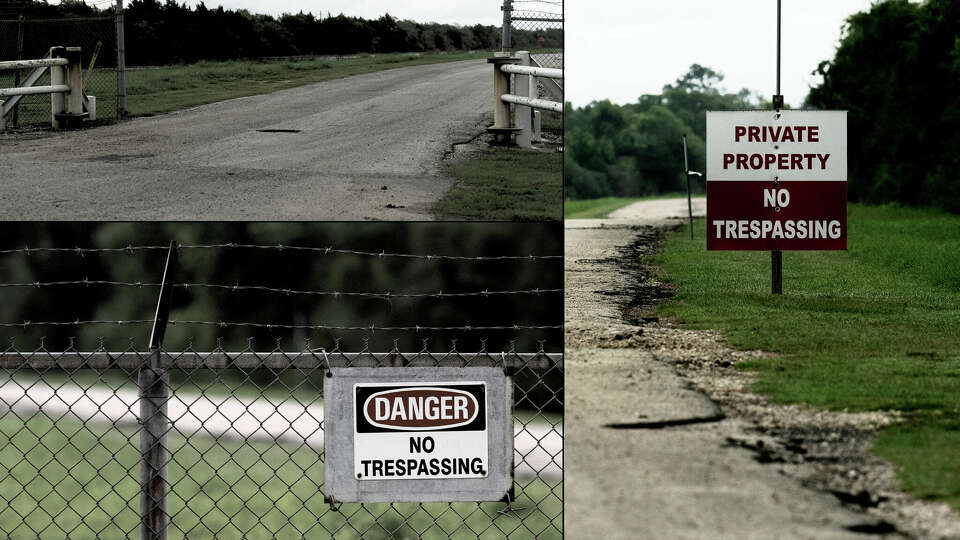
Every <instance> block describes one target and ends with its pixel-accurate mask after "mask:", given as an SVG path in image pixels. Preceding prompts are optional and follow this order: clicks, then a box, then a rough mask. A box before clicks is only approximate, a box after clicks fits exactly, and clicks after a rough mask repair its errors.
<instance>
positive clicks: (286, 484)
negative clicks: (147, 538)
mask: <svg viewBox="0 0 960 540" xmlns="http://www.w3.org/2000/svg"><path fill="white" fill-rule="evenodd" d="M137 441H138V437H137V432H136V431H135V430H133V429H108V428H106V427H98V425H97V424H87V425H86V426H84V425H83V424H81V423H80V422H79V421H77V420H75V419H70V418H63V419H57V420H56V422H54V421H52V420H50V419H49V418H46V417H45V416H42V415H34V416H32V417H30V418H28V419H25V421H21V420H20V419H17V418H14V417H13V416H12V415H11V414H9V413H7V414H6V415H4V416H3V419H2V420H0V494H2V497H3V499H4V504H3V505H0V533H2V534H4V535H5V536H4V537H5V538H11V539H20V538H23V539H26V538H31V539H33V538H37V536H38V534H39V536H40V537H50V538H55V537H63V536H65V535H66V534H68V533H69V536H70V538H117V537H121V536H123V537H126V535H128V534H129V535H131V536H136V535H137V534H138V530H137V529H138V527H139V517H138V508H139V500H138V497H139V487H138V478H139V457H140V455H139V451H138V449H137V444H138V442H137ZM168 445H169V448H170V455H171V458H172V459H171V462H170V464H169V466H168V479H169V482H170V484H171V486H172V487H171V489H170V496H169V499H168V513H169V514H170V515H171V526H170V531H169V532H170V534H169V537H170V538H187V537H189V538H190V539H198V538H201V539H202V538H224V537H239V536H240V534H241V533H247V536H245V538H250V539H254V538H271V537H272V536H271V533H276V534H277V535H278V536H277V537H287V538H291V537H296V538H300V537H301V535H302V537H303V538H338V539H339V538H388V537H389V538H443V539H446V538H455V539H456V538H489V539H494V538H502V537H503V536H504V535H505V534H506V533H511V534H510V538H561V537H562V534H561V533H560V531H562V522H561V497H562V492H561V491H560V490H561V488H560V487H559V486H558V487H556V488H554V489H552V490H551V487H550V486H548V485H546V484H544V483H543V482H540V481H536V480H535V481H529V482H528V481H521V482H522V483H518V484H517V488H516V496H517V501H516V506H517V507H518V508H520V509H519V510H517V511H516V512H515V513H511V514H506V515H501V514H499V513H498V512H497V511H498V510H501V509H502V507H503V504H500V503H483V504H477V503H452V504H448V503H429V504H423V505H417V504H409V503H406V504H399V503H398V504H366V505H362V506H361V505H359V504H344V505H342V506H341V507H340V508H339V510H338V511H333V510H331V508H330V507H329V505H327V504H326V503H324V501H323V493H322V485H323V463H322V462H321V459H322V456H321V454H320V453H319V452H318V451H316V450H314V449H312V448H309V447H303V446H300V447H291V446H284V445H278V444H270V443H266V442H259V443H243V442H241V441H237V440H231V439H226V438H224V439H221V440H220V441H219V442H218V441H216V440H214V439H213V438H210V437H206V436H200V435H196V436H191V437H190V438H189V439H186V438H184V437H183V436H180V435H176V434H172V435H171V436H170V437H169V438H168ZM33 531H36V532H33ZM98 534H99V536H97V535H98Z"/></svg>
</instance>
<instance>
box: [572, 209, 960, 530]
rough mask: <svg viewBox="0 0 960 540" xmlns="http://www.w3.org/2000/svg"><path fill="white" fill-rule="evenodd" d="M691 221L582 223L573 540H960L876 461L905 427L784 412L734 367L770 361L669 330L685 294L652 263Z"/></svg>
mask: <svg viewBox="0 0 960 540" xmlns="http://www.w3.org/2000/svg"><path fill="white" fill-rule="evenodd" d="M704 209H705V207H704V203H703V200H702V199H700V201H699V205H698V206H695V210H694V211H695V215H696V214H700V215H703V213H704ZM686 210H687V208H686V200H685V199H670V200H663V201H643V202H640V203H636V204H635V205H631V206H629V207H626V208H624V209H621V210H619V211H617V212H616V213H615V214H614V215H611V219H606V220H571V221H567V222H566V261H565V266H566V289H567V293H566V316H565V319H566V366H567V384H566V385H565V386H566V403H565V416H566V419H567V422H566V427H567V429H566V439H565V456H566V464H567V465H566V473H565V486H564V487H565V489H564V493H565V498H566V508H565V516H566V529H565V530H566V532H567V533H568V534H569V535H570V537H571V538H588V537H606V538H797V539H800V538H803V539H806V538H810V539H813V538H867V537H869V538H931V539H933V538H937V539H941V538H943V539H945V538H960V527H958V525H957V523H958V522H957V519H956V515H955V513H952V512H951V511H950V510H949V508H947V507H946V506H945V505H940V504H933V503H929V502H925V501H916V500H913V499H912V498H910V497H909V496H906V495H904V494H902V493H900V492H898V491H897V489H896V485H895V478H894V471H893V468H892V467H891V466H890V465H889V464H888V463H886V462H884V461H883V460H881V459H879V458H877V457H875V456H872V455H871V454H869V446H870V441H871V440H872V438H873V436H874V435H875V434H876V431H877V430H878V429H880V428H881V427H883V426H884V425H887V424H889V423H890V422H896V421H897V418H896V416H895V415H892V414H886V413H867V414H849V413H833V412H824V411H817V410H813V409H810V408H807V407H800V406H781V405H774V404H771V403H769V402H768V401H767V400H766V399H765V398H763V397H762V396H758V395H756V394H753V393H751V392H750V391H749V385H750V382H751V380H750V378H749V374H745V373H742V372H740V371H739V370H737V369H735V368H733V367H732V366H733V365H734V364H735V363H736V362H738V361H739V360H741V359H745V358H750V357H755V356H757V355H764V354H766V353H763V352H761V351H735V350H733V349H731V348H729V347H727V346H726V345H725V343H724V340H723V336H721V335H719V334H718V333H716V332H710V331H691V330H686V329H683V328H682V326H680V325H676V324H674V323H672V322H670V321H661V320H659V319H658V318H657V316H656V305H657V304H658V303H661V302H663V301H665V300H666V299H667V298H668V297H669V296H670V290H669V289H668V288H667V287H665V286H664V285H663V284H662V283H660V282H658V281H657V279H656V270H655V269H652V268H650V267H648V266H646V261H645V259H644V257H645V256H646V255H649V254H651V253H652V252H654V251H655V250H656V249H658V245H659V241H660V239H662V237H663V235H664V234H665V232H666V231H667V230H669V229H671V228H676V227H682V226H683V225H682V224H683V223H685V218H686ZM677 218H680V219H677Z"/></svg>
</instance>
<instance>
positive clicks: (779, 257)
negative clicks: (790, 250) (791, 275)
mask: <svg viewBox="0 0 960 540" xmlns="http://www.w3.org/2000/svg"><path fill="white" fill-rule="evenodd" d="M780 2H781V0H777V93H776V94H774V96H773V110H774V111H776V112H777V114H779V113H780V110H781V109H783V94H781V93H780ZM773 187H774V189H777V188H779V187H780V181H779V177H776V176H775V177H774V178H773ZM770 292H771V293H772V294H783V252H781V251H780V250H779V249H775V250H773V251H771V252H770Z"/></svg>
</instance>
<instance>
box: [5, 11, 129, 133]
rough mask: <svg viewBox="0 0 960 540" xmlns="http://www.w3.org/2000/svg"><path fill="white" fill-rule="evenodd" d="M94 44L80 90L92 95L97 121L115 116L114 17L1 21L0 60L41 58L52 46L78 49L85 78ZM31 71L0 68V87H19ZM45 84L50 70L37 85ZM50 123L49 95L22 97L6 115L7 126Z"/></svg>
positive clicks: (115, 46) (115, 57) (116, 75)
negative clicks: (85, 82) (94, 99)
mask: <svg viewBox="0 0 960 540" xmlns="http://www.w3.org/2000/svg"><path fill="white" fill-rule="evenodd" d="M98 44H100V50H99V54H97V58H96V63H95V64H94V69H93V72H92V73H91V74H90V78H89V81H88V82H87V84H86V86H85V88H84V93H85V94H86V95H88V96H96V98H97V119H98V120H104V121H111V120H115V119H116V118H117V116H118V99H117V78H118V72H117V66H116V64H117V39H116V22H115V20H114V18H113V17H92V18H69V19H6V20H0V61H7V60H30V59H37V58H43V57H45V56H46V55H47V54H48V53H49V52H50V48H51V47H55V46H63V47H80V48H81V55H82V59H83V70H84V77H85V78H86V76H87V69H88V68H89V66H90V60H91V58H92V57H93V53H94V52H95V51H96V50H97V45H98ZM31 71H32V70H4V71H0V88H13V87H16V86H19V85H20V83H21V82H22V81H23V80H24V79H25V78H26V77H27V76H28V75H29V74H30V72H31ZM49 84H50V72H49V70H47V72H46V73H45V74H44V75H43V76H42V77H41V78H40V80H39V81H38V82H37V83H36V85H37V86H40V85H49ZM49 123H50V95H49V94H38V95H31V96H23V97H22V98H21V100H20V102H19V104H18V105H17V107H16V109H15V110H13V111H11V112H10V114H9V115H7V127H8V128H16V127H31V126H38V125H42V124H47V125H49Z"/></svg>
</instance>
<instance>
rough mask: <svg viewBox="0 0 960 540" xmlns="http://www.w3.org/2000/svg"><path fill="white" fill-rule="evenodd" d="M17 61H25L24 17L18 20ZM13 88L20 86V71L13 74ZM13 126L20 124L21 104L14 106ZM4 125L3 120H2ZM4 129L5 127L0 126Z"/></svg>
mask: <svg viewBox="0 0 960 540" xmlns="http://www.w3.org/2000/svg"><path fill="white" fill-rule="evenodd" d="M17 60H23V15H20V16H19V17H18V18H17ZM13 73H14V75H13V86H20V70H19V69H18V70H16V71H14V72H13ZM10 119H11V120H12V121H13V125H15V126H16V125H19V124H20V103H19V102H18V103H17V104H16V105H14V106H13V115H12V116H11V117H10ZM0 123H2V120H0ZM0 129H3V126H0Z"/></svg>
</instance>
